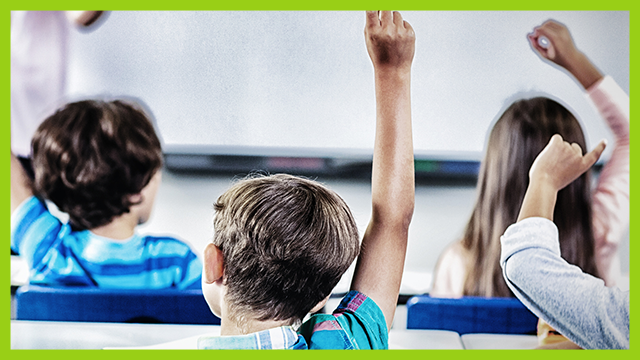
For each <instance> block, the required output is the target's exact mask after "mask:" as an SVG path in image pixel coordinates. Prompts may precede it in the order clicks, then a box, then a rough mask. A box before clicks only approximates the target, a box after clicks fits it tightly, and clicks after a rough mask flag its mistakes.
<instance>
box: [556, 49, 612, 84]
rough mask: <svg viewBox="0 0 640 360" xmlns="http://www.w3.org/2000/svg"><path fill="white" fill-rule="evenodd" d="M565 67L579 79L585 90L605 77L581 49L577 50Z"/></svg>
mask: <svg viewBox="0 0 640 360" xmlns="http://www.w3.org/2000/svg"><path fill="white" fill-rule="evenodd" d="M565 68H566V69H567V71H569V72H570V73H571V74H572V75H573V76H574V77H575V78H576V80H578V82H579V83H580V84H581V85H582V87H583V88H584V89H585V90H586V89H589V88H590V87H591V86H592V85H593V84H595V83H596V82H597V81H598V80H600V79H602V77H603V75H602V73H601V72H600V70H598V68H596V67H595V65H593V63H592V62H591V60H589V58H588V57H587V56H586V55H585V54H583V53H582V52H580V51H579V50H576V51H575V53H574V54H573V55H572V57H571V61H569V62H568V64H567V65H566V66H565Z"/></svg>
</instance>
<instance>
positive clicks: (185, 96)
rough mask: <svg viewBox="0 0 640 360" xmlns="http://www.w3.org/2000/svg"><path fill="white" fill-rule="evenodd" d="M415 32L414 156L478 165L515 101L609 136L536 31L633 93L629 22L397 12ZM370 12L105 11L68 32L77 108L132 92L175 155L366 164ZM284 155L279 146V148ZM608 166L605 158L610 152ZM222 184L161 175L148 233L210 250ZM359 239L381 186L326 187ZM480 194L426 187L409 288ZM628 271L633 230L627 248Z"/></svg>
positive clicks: (456, 233)
mask: <svg viewBox="0 0 640 360" xmlns="http://www.w3.org/2000/svg"><path fill="white" fill-rule="evenodd" d="M402 14H403V16H404V18H405V19H406V20H407V21H409V22H410V23H411V24H412V26H413V27H414V29H415V32H416V37H417V40H416V54H415V60H414V65H413V78H412V112H413V129H414V144H415V150H416V156H417V157H425V158H438V159H453V160H460V159H462V160H467V159H471V160H480V159H481V155H482V148H483V146H484V142H485V137H486V133H487V130H488V129H489V127H490V126H491V124H492V122H493V121H494V120H495V118H496V116H497V115H498V114H499V113H500V111H501V109H502V108H504V106H505V101H506V100H507V99H511V98H512V97H513V94H515V93H521V92H525V93H529V94H530V93H536V94H538V93H546V94H549V95H551V96H553V97H557V98H560V99H561V100H562V101H563V102H564V103H565V104H567V106H568V107H570V108H572V109H573V110H574V111H575V112H576V113H577V115H578V117H579V118H580V120H581V122H582V124H583V126H584V128H585V131H586V133H587V138H588V142H589V143H590V144H595V143H596V142H597V141H599V140H600V139H601V138H603V137H605V138H608V139H609V140H611V134H610V132H609V130H608V129H606V126H605V125H604V123H603V121H602V120H601V119H600V118H599V116H598V115H597V114H596V112H595V111H594V109H593V108H592V107H591V105H590V104H589V103H588V102H587V100H586V99H585V97H584V95H583V93H582V91H581V89H580V87H579V86H578V84H577V83H576V82H575V81H574V80H572V79H571V78H570V77H569V76H567V74H566V73H564V72H562V71H560V70H558V69H557V68H554V67H553V66H549V65H548V64H546V63H544V62H543V61H541V60H540V59H539V58H538V57H537V56H536V55H535V54H534V53H533V52H532V51H531V49H530V48H529V45H528V43H527V41H526V34H527V33H528V32H529V31H531V29H532V28H533V27H534V26H536V25H539V24H541V23H542V22H543V21H545V20H546V19H549V18H554V19H557V20H559V21H561V22H563V23H565V24H566V25H567V26H568V27H569V28H570V30H571V32H572V34H573V37H574V39H575V42H576V44H577V46H578V47H579V48H580V49H581V50H583V51H584V52H585V53H586V54H588V55H589V57H590V58H591V59H592V60H593V62H594V63H595V64H596V65H597V66H598V67H599V68H600V69H601V70H602V71H603V72H604V73H606V74H610V75H612V76H613V77H614V78H615V79H616V81H617V82H618V83H619V84H620V85H621V87H622V88H623V89H624V90H625V91H627V92H628V91H629V12H628V11H626V12H625V11H621V12H593V11H580V12H577V11H568V12H557V11H554V12H546V11H544V12H541V11H537V12H521V11H508V12H494V11H482V12H473V11H453V12H448V11H407V12H402ZM364 20H365V17H364V13H363V12H188V11H181V12H147V11H142V12H110V13H109V14H108V16H107V17H106V19H105V20H104V22H103V23H102V24H101V26H100V27H99V28H97V29H95V30H94V31H92V32H89V33H81V32H72V33H71V44H70V45H71V47H70V50H71V55H70V58H69V63H70V69H69V88H68V98H69V99H78V98H84V97H92V96H96V95H105V94H108V95H112V96H119V95H127V96H133V97H137V98H139V99H141V100H143V101H144V102H145V103H146V105H147V106H148V107H149V108H150V109H151V110H152V112H153V115H154V116H155V118H156V121H157V124H158V127H159V130H160V133H161V136H162V137H163V139H164V145H165V146H164V148H165V151H168V152H185V153H189V152H201V151H204V152H205V153H206V152H207V151H212V152H216V151H218V152H220V151H223V152H224V151H225V150H224V149H227V150H226V151H228V152H231V153H234V152H242V153H251V151H252V148H256V147H261V148H264V147H266V148H270V147H273V148H284V149H286V155H291V156H300V155H308V154H309V153H316V154H320V155H323V154H324V155H327V154H328V155H329V156H333V155H341V154H360V155H362V154H364V155H367V154H371V152H372V147H373V139H374V119H375V104H374V92H373V91H374V88H373V72H372V67H371V64H370V61H369V58H368V56H367V53H366V49H365V44H364V36H363V29H364ZM274 151H275V150H274ZM607 157H608V152H607V153H605V155H604V156H603V158H604V159H606V158H607ZM230 180H231V178H230V177H228V176H226V175H212V174H208V175H207V174H199V175H194V174H180V173H171V172H166V173H165V182H164V184H163V185H162V186H161V188H160V192H159V195H158V200H157V204H156V210H155V211H154V215H153V217H152V219H151V221H150V222H149V224H147V225H145V226H144V227H143V229H142V231H143V232H144V231H146V232H152V233H168V234H174V235H178V236H179V237H181V238H183V239H185V240H187V241H189V242H190V243H191V244H192V245H193V246H194V248H195V249H196V250H198V251H200V250H201V249H202V248H203V247H204V244H206V243H207V242H208V241H209V240H210V238H211V234H212V231H213V229H212V225H211V215H212V204H213V201H214V200H215V199H216V198H217V196H219V195H220V194H221V193H222V192H223V191H224V190H225V189H226V188H227V187H228V185H229V183H230ZM327 184H328V185H329V186H330V187H332V188H334V189H335V190H336V191H338V193H339V194H340V195H342V196H343V197H344V198H345V200H346V201H347V203H348V204H349V206H350V207H351V208H352V210H353V212H354V215H355V216H356V219H357V221H358V226H359V227H360V230H361V231H362V232H363V231H364V228H365V227H366V223H367V221H368V219H369V216H370V211H371V210H370V206H371V205H370V184H369V183H368V182H367V181H364V180H362V179H327ZM474 196H475V187H474V186H473V185H468V184H467V185H460V184H459V185H455V186H451V185H447V184H439V185H433V184H431V185H420V184H419V185H418V187H417V188H416V209H415V215H414V220H413V223H412V225H411V230H410V242H409V249H408V255H407V263H406V268H405V269H406V275H405V276H406V277H407V278H410V280H407V281H406V282H405V284H403V290H405V291H414V292H420V291H422V290H426V289H428V286H429V284H430V275H431V272H432V270H433V268H434V266H435V263H436V261H437V257H438V255H439V254H440V252H441V251H442V249H443V248H444V247H445V246H446V245H447V244H448V243H450V242H452V241H455V240H457V239H459V237H460V234H461V231H462V228H463V226H464V225H465V223H466V221H467V219H468V216H469V214H470V211H471V207H472V205H473V201H474ZM621 253H622V261H623V264H622V266H623V272H625V273H628V268H629V265H628V264H629V260H628V259H629V250H628V235H627V236H626V237H625V241H624V242H623V245H622V247H621Z"/></svg>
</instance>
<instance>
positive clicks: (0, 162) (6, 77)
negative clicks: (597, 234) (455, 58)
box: [0, 0, 640, 360]
mask: <svg viewBox="0 0 640 360" xmlns="http://www.w3.org/2000/svg"><path fill="white" fill-rule="evenodd" d="M389 6H393V7H394V8H395V9H399V10H624V11H629V19H630V25H629V32H630V36H629V38H630V60H631V61H630V65H629V67H630V69H629V72H630V84H629V93H630V94H631V93H633V88H634V85H635V84H636V81H635V80H637V78H638V76H637V75H636V73H635V72H633V71H631V67H632V66H633V65H634V63H635V60H636V57H635V54H636V50H637V49H638V43H637V39H638V37H637V36H636V35H637V26H636V24H635V22H634V20H635V15H636V11H635V9H633V8H634V7H635V6H634V5H632V3H631V1H628V0H627V1H620V0H609V1H600V2H591V1H589V2H584V1H576V0H572V1H565V0H560V1H558V0H556V1H553V0H541V1H537V2H512V1H504V0H500V1H496V0H489V1H483V2H480V1H469V0H464V1H455V2H446V1H445V2H427V1H416V0H409V1H406V0H398V1H393V2H391V1H388V0H385V1H362V0H358V1H353V0H349V1H344V0H343V1H335V0H326V1H322V2H301V1H295V2H294V1H291V0H271V1H255V0H250V1H244V2H241V3H234V2H204V1H192V0H187V1H180V2H167V1H162V2H150V1H122V0H115V1H97V2H91V3H87V2H80V1H55V2H41V1H37V2H31V3H28V4H27V3H18V2H15V1H14V2H11V3H5V4H4V5H2V7H3V11H2V13H1V16H0V26H2V28H3V29H5V31H6V32H5V36H3V37H2V47H1V49H2V55H1V56H0V58H2V60H3V61H2V65H3V68H4V72H3V73H2V75H3V76H2V82H3V84H4V86H3V87H2V90H3V91H2V94H3V96H2V97H1V98H0V99H1V101H0V103H1V104H2V105H1V106H0V108H1V109H2V113H3V114H5V116H4V117H2V120H0V144H1V146H2V147H4V148H5V150H4V151H5V156H0V169H1V170H0V188H1V189H3V191H2V192H1V193H0V203H1V204H2V206H1V207H0V219H2V221H0V224H1V225H0V227H1V228H2V231H3V232H4V233H5V234H7V235H9V232H10V207H9V202H10V201H9V199H10V198H9V190H10V189H9V183H10V182H9V179H10V173H9V170H8V169H9V156H8V154H6V152H9V150H10V143H11V141H10V138H11V135H10V116H11V114H10V72H9V69H10V60H9V59H10V37H9V36H8V32H9V30H10V15H9V12H10V10H28V9H38V10H60V9H82V8H87V7H89V8H107V9H117V10H151V9H153V10H364V9H385V8H387V9H388V7H389ZM363 16H364V15H363ZM409 20H410V19H409ZM634 108H635V106H634V102H633V101H632V102H631V113H633V110H634ZM634 133H635V131H634V126H633V123H632V126H631V136H632V138H633V136H634ZM636 153H637V151H636V150H635V147H634V146H631V164H630V168H631V185H630V186H631V194H635V190H636V189H638V184H639V181H638V180H636V179H637V178H636V174H637V173H638V171H637V170H636V169H637V168H636V165H637V163H638V161H637V157H636V155H637V154H636ZM633 199H635V198H632V201H631V208H630V215H631V219H635V218H636V216H638V214H639V212H638V201H634V200H633ZM638 229H639V228H638V225H637V223H634V222H633V221H632V222H631V225H630V246H629V247H630V250H629V251H630V258H631V259H633V258H634V257H635V255H637V250H636V246H635V244H634V240H635V239H636V238H637V237H638ZM8 238H9V236H7V240H8ZM631 259H630V266H629V267H630V269H629V272H630V287H631V288H632V289H633V288H635V285H634V284H635V283H636V281H635V275H636V273H637V268H636V267H635V266H634V264H633V261H631ZM0 267H1V270H0V273H1V274H3V276H4V278H5V279H6V281H9V278H10V276H8V275H9V274H10V262H9V261H6V262H2V263H1V265H0ZM632 307H633V306H632ZM1 308H2V309H3V310H4V312H5V314H9V313H10V304H9V297H7V298H5V300H4V303H3V304H2V306H1ZM7 317H9V316H7ZM2 329H3V331H1V332H0V334H2V338H1V340H0V341H1V345H0V349H1V350H3V352H4V350H7V351H10V347H11V341H10V322H7V323H5V326H4V327H2ZM632 335H633V334H632ZM635 340H636V339H635V338H634V336H631V350H629V351H621V352H620V351H618V352H617V353H615V354H609V353H607V354H603V353H601V351H587V352H583V351H582V352H581V351H578V352H576V351H553V352H551V353H549V352H546V353H544V357H550V358H561V357H562V358H580V359H583V358H598V359H601V358H602V357H604V356H607V357H608V356H615V357H623V358H630V357H631V356H632V354H633V353H635V352H636V351H634V350H635V349H636V348H637V346H640V345H638V344H637V343H638V341H635ZM17 351H19V350H15V351H11V353H8V354H7V355H8V356H12V357H23V356H27V358H32V357H38V358H42V357H51V356H54V357H57V356H60V357H64V358H77V359H87V358H92V359H110V358H112V357H113V356H114V355H117V356H125V357H127V358H129V357H136V358H137V357H138V356H153V357H154V358H155V357H161V358H170V359H174V358H176V357H189V360H191V359H196V358H198V359H211V358H212V357H216V358H221V359H222V358H225V357H234V358H236V357H238V355H240V357H241V358H244V357H253V356H256V354H253V353H252V352H251V351H249V352H247V351H245V352H243V353H240V354H238V353H237V352H235V353H229V352H228V351H217V352H216V353H213V354H212V353H210V352H198V351H195V352H194V351H192V352H190V353H184V352H180V353H176V352H175V351H166V350H165V351H162V352H160V351H154V352H153V353H145V354H136V353H135V352H134V351H124V352H121V353H118V354H115V353H112V352H100V351H91V353H87V352H86V350H62V351H56V352H51V351H46V353H45V352H42V351H29V352H26V353H25V352H17ZM333 352H335V351H317V352H307V353H305V354H304V355H303V354H300V353H297V352H295V353H294V352H288V351H284V352H283V351H280V352H278V351H274V352H261V353H260V355H258V356H260V357H261V358H262V357H266V358H269V359H282V358H298V357H300V356H304V357H305V358H310V359H326V358H328V357H333V356H341V355H342V356H344V355H345V354H334V353H333ZM541 355H542V353H539V352H532V351H517V353H514V351H499V350H488V351H473V352H467V351H464V352H449V351H447V352H446V353H443V352H442V350H402V351H392V352H386V351H382V352H381V351H370V352H357V353H354V354H349V355H346V356H350V357H351V356H355V357H357V358H365V357H366V359H382V358H385V359H386V358H388V357H389V356H392V357H402V358H403V359H409V358H412V359H418V358H420V359H421V358H427V357H432V356H433V357H446V358H449V357H451V356H453V357H456V358H457V357H465V358H466V357H474V358H476V357H478V356H480V357H481V358H491V359H493V358H511V357H517V358H521V357H525V358H533V357H540V356H541ZM3 357H4V356H3Z"/></svg>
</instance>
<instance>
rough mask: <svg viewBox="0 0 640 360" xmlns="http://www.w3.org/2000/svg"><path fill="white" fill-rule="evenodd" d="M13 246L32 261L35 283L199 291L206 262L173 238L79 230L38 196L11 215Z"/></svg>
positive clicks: (28, 200)
mask: <svg viewBox="0 0 640 360" xmlns="http://www.w3.org/2000/svg"><path fill="white" fill-rule="evenodd" d="M11 249H13V250H14V251H16V252H17V253H18V254H20V256H21V257H22V258H24V259H25V260H26V261H27V263H28V264H29V269H30V273H29V281H30V282H31V283H34V284H46V285H87V286H98V287H104V288H121V289H122V288H125V289H165V288H178V289H199V288H200V286H201V285H200V279H201V274H202V263H201V262H200V260H199V259H198V257H197V256H196V254H195V253H194V252H193V251H192V250H191V249H190V248H189V246H188V245H187V244H185V243H183V242H182V241H179V240H177V239H174V238H171V237H153V236H140V235H138V234H134V235H133V236H132V237H131V238H129V239H127V240H122V241H115V240H111V239H108V238H105V237H101V236H98V235H96V234H94V233H92V232H91V231H89V230H83V231H73V230H72V229H71V226H70V225H69V224H64V223H62V222H60V220H58V218H56V217H55V216H53V215H52V214H51V213H50V212H49V211H48V210H47V208H46V206H45V204H43V202H42V201H41V200H39V199H38V198H36V197H31V198H29V199H27V200H26V201H25V202H24V203H22V204H21V205H20V207H18V208H17V209H16V210H15V211H14V213H13V214H12V215H11Z"/></svg>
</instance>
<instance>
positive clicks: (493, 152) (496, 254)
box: [462, 97, 598, 297]
mask: <svg viewBox="0 0 640 360" xmlns="http://www.w3.org/2000/svg"><path fill="white" fill-rule="evenodd" d="M554 134H560V135H562V137H563V138H564V139H565V141H568V142H569V143H574V142H575V143H577V144H579V145H580V146H581V147H582V148H583V149H586V143H585V139H584V134H583V132H582V128H581V127H580V124H579V123H578V121H577V120H576V118H575V117H574V116H573V114H571V112H570V111H569V110H567V109H566V108H565V107H564V106H562V105H560V104H559V103H558V102H556V101H554V100H551V99H549V98H546V97H535V98H532V99H525V100H519V101H516V102H514V103H513V104H512V105H511V106H510V107H509V108H507V110H506V111H505V112H504V113H503V114H502V115H501V117H500V118H499V119H498V121H497V122H496V123H495V125H494V126H493V129H492V130H491V133H490V135H489V140H488V144H487V150H486V153H485V156H484V160H483V161H482V164H481V166H480V173H479V176H478V185H477V189H478V192H477V198H476V203H475V206H474V209H473V212H472V214H471V218H470V219H469V222H468V224H467V227H466V229H465V232H464V235H463V236H464V237H463V240H462V244H463V246H464V248H465V249H466V250H467V251H468V253H469V255H470V257H469V258H470V259H471V264H470V267H469V271H468V272H467V278H466V280H465V284H464V290H463V293H464V295H466V296H488V297H510V296H511V297H512V296H513V294H512V293H511V291H510V290H509V288H508V287H507V284H506V283H505V281H504V279H503V278H502V271H501V269H500V264H499V258H500V236H501V235H502V234H503V233H504V231H505V230H506V228H507V227H508V226H509V225H510V224H513V223H514V222H516V219H517V217H518V212H519V210H520V206H521V205H522V200H523V198H524V193H525V191H526V189H527V186H528V184H529V169H530V168H531V164H533V161H534V159H535V158H536V156H537V155H538V154H539V153H540V151H542V149H543V148H544V146H545V145H546V144H547V143H548V142H549V139H550V138H551V136H553V135H554ZM589 178H590V175H589V173H588V172H587V173H585V174H583V175H582V176H580V177H579V178H578V179H577V180H575V181H574V182H573V183H571V184H570V185H569V186H567V187H566V188H564V189H563V190H561V191H560V192H559V193H558V199H557V203H556V207H555V210H554V219H553V220H554V222H555V224H556V225H557V226H558V231H559V235H560V249H561V253H562V257H563V258H564V259H565V260H567V261H568V262H570V263H572V264H574V265H577V266H579V267H580V268H582V270H583V271H585V272H587V273H590V274H592V275H594V276H598V273H597V269H596V264H595V259H594V238H593V229H592V221H591V197H590V180H589Z"/></svg>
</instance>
